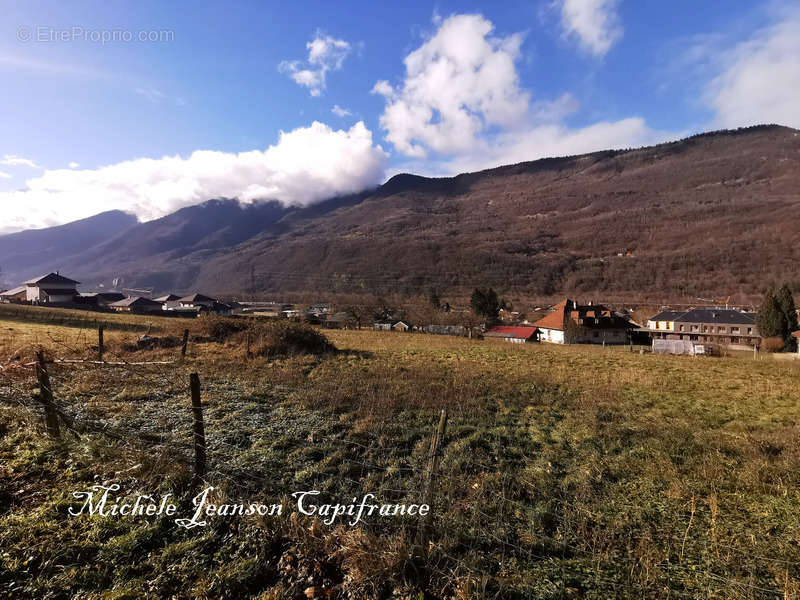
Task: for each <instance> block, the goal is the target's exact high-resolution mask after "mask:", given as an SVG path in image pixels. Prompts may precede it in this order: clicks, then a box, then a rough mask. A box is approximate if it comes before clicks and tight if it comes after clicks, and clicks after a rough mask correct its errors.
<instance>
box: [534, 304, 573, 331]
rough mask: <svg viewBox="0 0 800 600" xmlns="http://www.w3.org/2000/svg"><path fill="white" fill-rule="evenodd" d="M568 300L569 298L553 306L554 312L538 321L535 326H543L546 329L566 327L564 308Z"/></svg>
mask: <svg viewBox="0 0 800 600" xmlns="http://www.w3.org/2000/svg"><path fill="white" fill-rule="evenodd" d="M567 302H569V300H562V301H561V302H559V303H558V304H556V305H555V306H554V307H553V308H554V309H555V310H553V312H551V313H550V314H549V315H545V316H544V317H542V318H541V319H539V320H538V321H536V323H534V326H536V327H543V328H545V329H561V330H563V329H564V309H565V308H566V307H567Z"/></svg>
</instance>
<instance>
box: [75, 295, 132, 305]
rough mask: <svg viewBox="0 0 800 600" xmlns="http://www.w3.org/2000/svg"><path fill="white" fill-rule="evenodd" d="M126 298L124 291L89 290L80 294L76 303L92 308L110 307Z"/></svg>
mask: <svg viewBox="0 0 800 600" xmlns="http://www.w3.org/2000/svg"><path fill="white" fill-rule="evenodd" d="M125 298H126V296H125V294H123V293H122V292H88V293H83V294H79V295H78V296H77V297H76V298H75V303H76V304H78V305H81V306H85V307H91V308H110V306H111V305H112V304H113V303H114V302H119V301H120V300H124V299H125Z"/></svg>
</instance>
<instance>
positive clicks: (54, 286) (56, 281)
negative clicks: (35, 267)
mask: <svg viewBox="0 0 800 600" xmlns="http://www.w3.org/2000/svg"><path fill="white" fill-rule="evenodd" d="M78 285H80V281H75V280H74V279H70V278H68V277H64V276H63V275H60V274H59V273H58V272H56V273H48V274H47V275H42V276H41V277H36V278H35V279H31V280H30V281H26V282H25V288H26V289H25V300H26V301H27V302H30V303H32V304H70V303H72V302H73V301H74V300H75V298H76V297H77V296H78V290H77V286H78Z"/></svg>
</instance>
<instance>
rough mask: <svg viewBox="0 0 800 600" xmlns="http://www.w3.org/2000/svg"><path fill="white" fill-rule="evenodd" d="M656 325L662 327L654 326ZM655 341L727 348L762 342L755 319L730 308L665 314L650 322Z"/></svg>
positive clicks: (701, 309)
mask: <svg viewBox="0 0 800 600" xmlns="http://www.w3.org/2000/svg"><path fill="white" fill-rule="evenodd" d="M651 323H655V324H656V325H658V327H651V326H650V325H651ZM648 328H649V329H650V334H651V335H652V336H653V339H665V340H688V341H691V342H706V343H715V344H720V345H726V346H743V347H752V346H756V345H758V343H759V340H760V339H761V338H760V337H759V334H758V329H757V328H756V322H755V316H754V315H752V314H750V313H745V312H741V311H738V310H733V309H727V308H695V309H692V310H687V311H683V312H677V313H674V312H669V311H667V312H663V313H659V314H657V315H655V316H654V317H653V318H651V319H649V320H648Z"/></svg>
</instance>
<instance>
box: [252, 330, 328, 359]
mask: <svg viewBox="0 0 800 600" xmlns="http://www.w3.org/2000/svg"><path fill="white" fill-rule="evenodd" d="M252 335H253V338H252V339H253V342H254V344H253V354H254V355H255V356H264V357H267V358H273V357H276V356H295V355H297V354H325V353H327V352H333V351H334V350H336V347H335V346H334V345H333V344H332V343H331V342H329V341H328V338H326V337H325V336H324V335H322V334H321V333H319V332H318V331H317V330H316V329H314V328H312V327H309V326H308V325H304V324H302V323H294V322H291V321H279V322H276V323H269V324H266V325H261V326H260V327H256V328H253V332H252Z"/></svg>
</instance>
